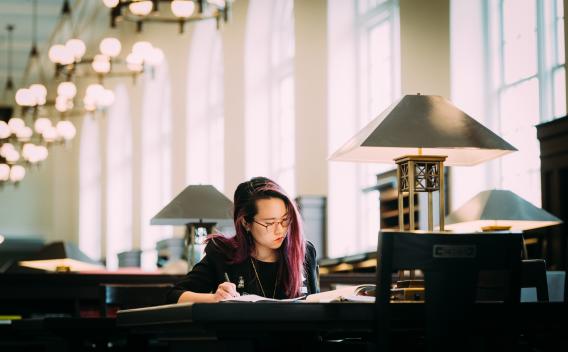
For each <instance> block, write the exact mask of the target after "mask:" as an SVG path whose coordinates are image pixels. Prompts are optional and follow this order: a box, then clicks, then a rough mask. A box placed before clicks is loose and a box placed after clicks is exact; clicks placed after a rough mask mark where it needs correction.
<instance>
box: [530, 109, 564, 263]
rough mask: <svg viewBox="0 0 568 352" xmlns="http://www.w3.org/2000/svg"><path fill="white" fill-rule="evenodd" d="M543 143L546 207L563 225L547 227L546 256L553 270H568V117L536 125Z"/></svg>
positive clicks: (544, 250) (542, 163) (541, 162)
mask: <svg viewBox="0 0 568 352" xmlns="http://www.w3.org/2000/svg"><path fill="white" fill-rule="evenodd" d="M536 129H537V137H538V140H539V142H540V174H541V186H542V208H543V209H545V210H546V211H548V212H550V213H551V214H554V215H556V216H557V217H559V218H560V219H562V221H564V223H563V224H561V225H559V226H554V227H551V228H549V229H547V230H546V233H545V235H544V239H543V244H542V249H541V251H542V257H543V258H545V259H546V260H547V264H548V267H549V269H552V270H566V269H568V258H567V256H568V241H567V239H566V236H567V234H568V231H567V224H566V222H567V221H568V116H565V117H563V118H559V119H556V120H553V121H550V122H546V123H542V124H540V125H537V126H536Z"/></svg>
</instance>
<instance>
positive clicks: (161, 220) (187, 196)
mask: <svg viewBox="0 0 568 352" xmlns="http://www.w3.org/2000/svg"><path fill="white" fill-rule="evenodd" d="M232 222H233V202H231V200H230V199H229V198H227V197H226V196H225V195H224V194H223V193H221V192H219V191H218V190H217V189H216V188H215V187H213V186H211V185H189V186H187V187H186V188H185V189H184V190H183V191H182V192H181V193H180V194H178V195H177V196H176V197H175V198H174V199H173V200H172V201H171V202H170V203H168V205H166V206H165V207H164V208H163V209H162V210H160V211H159V212H158V214H156V215H155V216H154V217H153V218H152V219H151V220H150V225H187V224H190V223H217V224H219V225H230V224H232Z"/></svg>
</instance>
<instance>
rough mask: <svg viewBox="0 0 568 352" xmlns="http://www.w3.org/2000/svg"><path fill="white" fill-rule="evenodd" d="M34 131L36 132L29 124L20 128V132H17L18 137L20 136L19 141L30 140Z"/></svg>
mask: <svg viewBox="0 0 568 352" xmlns="http://www.w3.org/2000/svg"><path fill="white" fill-rule="evenodd" d="M33 133H34V132H33V131H32V129H31V128H29V127H28V126H24V127H22V128H20V129H19V130H18V132H16V137H17V138H18V141H20V142H27V141H29V140H30V138H31V137H32V134H33Z"/></svg>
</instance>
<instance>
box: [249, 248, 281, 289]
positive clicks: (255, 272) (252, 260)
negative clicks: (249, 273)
mask: <svg viewBox="0 0 568 352" xmlns="http://www.w3.org/2000/svg"><path fill="white" fill-rule="evenodd" d="M250 263H251V264H252V268H253V270H254V275H255V276H256V280H257V281H258V284H259V285H260V290H261V291H262V295H263V296H264V297H268V296H267V295H266V293H265V292H264V287H262V282H260V276H258V272H257V271H256V266H255V265H254V259H253V258H252V257H250ZM279 276H280V268H278V273H277V274H276V281H274V292H272V298H274V297H276V286H277V285H278V277H279Z"/></svg>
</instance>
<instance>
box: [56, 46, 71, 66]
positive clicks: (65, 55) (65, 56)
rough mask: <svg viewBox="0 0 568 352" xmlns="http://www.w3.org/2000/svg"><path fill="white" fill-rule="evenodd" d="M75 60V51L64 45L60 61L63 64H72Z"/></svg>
mask: <svg viewBox="0 0 568 352" xmlns="http://www.w3.org/2000/svg"><path fill="white" fill-rule="evenodd" d="M73 62H75V56H74V55H73V52H72V51H71V50H69V49H68V48H67V47H65V46H64V47H63V49H62V50H61V56H60V57H59V63H60V64H62V65H71V64H72V63H73Z"/></svg>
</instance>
